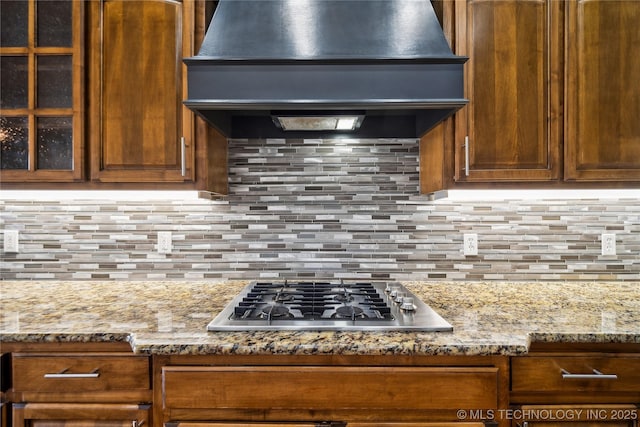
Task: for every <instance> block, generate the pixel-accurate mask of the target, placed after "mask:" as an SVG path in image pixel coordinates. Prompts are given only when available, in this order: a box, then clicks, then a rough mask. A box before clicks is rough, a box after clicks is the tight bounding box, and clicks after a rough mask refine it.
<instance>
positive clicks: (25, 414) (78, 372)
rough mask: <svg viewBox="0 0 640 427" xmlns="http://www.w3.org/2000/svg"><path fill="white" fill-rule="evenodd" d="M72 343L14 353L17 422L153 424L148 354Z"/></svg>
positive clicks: (49, 426)
mask: <svg viewBox="0 0 640 427" xmlns="http://www.w3.org/2000/svg"><path fill="white" fill-rule="evenodd" d="M67 348H68V351H64V352H60V351H58V352H49V351H46V347H44V346H43V347H42V348H38V349H37V350H39V351H24V350H22V349H18V350H16V351H15V352H14V353H12V354H11V387H10V389H9V391H8V392H7V395H8V397H9V400H10V401H11V425H12V426H13V427H63V426H67V427H97V426H99V427H115V426H127V427H139V426H145V427H146V426H151V423H152V405H151V404H152V401H153V394H152V389H151V375H150V374H151V365H150V363H151V361H150V358H149V357H148V356H143V355H134V354H132V353H128V352H122V351H94V352H89V351H78V350H80V349H82V346H81V345H77V346H74V345H69V346H67ZM43 350H45V351H43Z"/></svg>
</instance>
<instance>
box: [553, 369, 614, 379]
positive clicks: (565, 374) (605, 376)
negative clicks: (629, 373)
mask: <svg viewBox="0 0 640 427" xmlns="http://www.w3.org/2000/svg"><path fill="white" fill-rule="evenodd" d="M561 371H562V379H565V380H617V379H618V376H617V375H616V374H603V373H602V372H600V371H598V370H597V369H594V370H593V374H572V373H571V372H569V371H567V370H566V369H561Z"/></svg>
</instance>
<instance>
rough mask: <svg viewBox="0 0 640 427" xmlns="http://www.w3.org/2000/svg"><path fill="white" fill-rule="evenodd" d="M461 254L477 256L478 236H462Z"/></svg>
mask: <svg viewBox="0 0 640 427" xmlns="http://www.w3.org/2000/svg"><path fill="white" fill-rule="evenodd" d="M462 252H463V253H464V255H465V256H473V255H478V235H477V234H475V233H465V234H464V235H463V247H462Z"/></svg>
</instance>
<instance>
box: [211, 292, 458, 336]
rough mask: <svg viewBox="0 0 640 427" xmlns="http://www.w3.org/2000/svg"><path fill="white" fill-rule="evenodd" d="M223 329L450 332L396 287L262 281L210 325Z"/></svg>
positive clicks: (419, 302)
mask: <svg viewBox="0 0 640 427" xmlns="http://www.w3.org/2000/svg"><path fill="white" fill-rule="evenodd" d="M207 329H209V330H211V331H225V330H227V331H228V330H236V331H244V330H270V329H272V330H281V329H282V330H326V329H328V330H340V329H348V330H359V329H362V330H384V329H387V330H404V329H407V330H438V331H442V330H451V325H449V324H448V323H447V322H446V321H444V319H442V318H441V317H440V316H438V314H437V313H435V312H434V311H433V310H432V309H431V308H430V307H428V306H427V305H426V304H424V303H423V302H422V301H420V300H419V299H418V298H417V297H415V296H414V295H413V294H412V293H411V292H409V291H408V290H407V289H406V288H404V287H403V286H402V285H400V284H398V283H391V284H389V283H376V282H350V283H346V282H344V281H317V282H316V281H283V282H266V281H258V282H253V283H251V284H249V285H248V286H247V287H246V288H245V289H243V291H242V292H241V293H240V295H238V296H237V297H236V298H235V299H234V300H233V301H232V302H231V303H230V304H229V305H228V306H227V307H226V308H225V309H224V310H223V311H222V312H221V313H220V314H219V315H218V316H217V317H216V318H215V319H214V320H213V321H212V322H211V323H210V324H209V325H208V327H207Z"/></svg>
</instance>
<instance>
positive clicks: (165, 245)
mask: <svg viewBox="0 0 640 427" xmlns="http://www.w3.org/2000/svg"><path fill="white" fill-rule="evenodd" d="M171 246H172V245H171V232H170V231H159V232H158V253H160V254H170V253H171Z"/></svg>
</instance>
